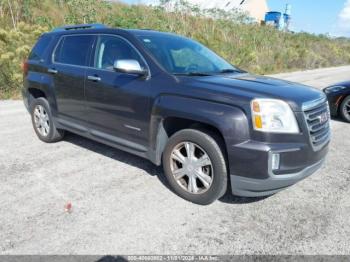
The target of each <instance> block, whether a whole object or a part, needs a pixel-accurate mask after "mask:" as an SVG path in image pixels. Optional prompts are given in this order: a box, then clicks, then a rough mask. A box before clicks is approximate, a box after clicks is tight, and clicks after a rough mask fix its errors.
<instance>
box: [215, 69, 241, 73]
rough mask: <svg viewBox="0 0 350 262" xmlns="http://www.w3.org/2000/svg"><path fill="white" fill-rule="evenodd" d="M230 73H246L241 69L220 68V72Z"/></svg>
mask: <svg viewBox="0 0 350 262" xmlns="http://www.w3.org/2000/svg"><path fill="white" fill-rule="evenodd" d="M228 73H244V71H243V70H239V69H232V68H228V69H223V70H220V72H219V74H228Z"/></svg>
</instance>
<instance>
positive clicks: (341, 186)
mask: <svg viewBox="0 0 350 262" xmlns="http://www.w3.org/2000/svg"><path fill="white" fill-rule="evenodd" d="M349 75H350V67H349V66H348V67H340V68H329V69H321V70H314V71H306V72H296V73H290V74H281V75H278V76H277V77H281V78H284V79H288V80H292V81H296V82H302V83H306V84H309V85H313V86H315V87H318V88H322V87H325V86H327V85H328V84H331V83H335V82H338V81H342V80H346V79H347V78H348V76H349ZM0 120H1V121H0V185H1V186H0V196H1V197H0V214H1V215H0V254H106V253H109V254H134V255H135V254H217V255H220V254H308V255H309V254H350V234H349V233H350V223H349V217H350V158H349V156H350V132H349V129H350V124H346V123H344V122H342V121H340V120H337V119H335V120H332V123H331V125H332V132H333V139H332V143H331V146H330V152H329V155H328V159H327V161H326V164H325V166H324V168H322V170H320V171H319V172H317V173H316V174H314V175H313V176H311V177H309V178H307V179H306V180H303V181H302V182H300V183H298V184H297V185H295V186H293V187H291V188H289V189H287V190H285V191H283V192H281V193H278V194H276V195H274V196H271V197H268V198H255V199H249V198H238V197H233V196H231V195H230V194H227V195H225V197H224V198H223V199H221V200H219V201H216V202H215V203H214V204H212V205H210V206H198V205H195V204H192V203H190V202H186V201H185V200H183V199H181V198H179V197H178V196H176V195H174V194H173V193H172V192H171V191H170V190H169V189H168V187H167V185H166V182H165V181H164V177H163V173H162V169H161V168H159V167H156V166H154V165H153V164H151V163H150V162H147V161H145V160H144V159H141V158H139V157H136V156H133V155H130V154H127V153H124V152H122V151H119V150H116V149H113V148H110V147H108V146H105V145H102V144H99V143H96V142H93V141H89V140H87V139H85V138H81V137H79V136H76V135H72V134H69V135H68V136H67V137H66V139H65V140H64V141H62V142H59V143H55V144H45V143H42V142H40V141H39V140H38V138H37V137H36V135H35V133H34V131H33V129H32V126H31V122H30V116H29V114H28V113H27V112H26V111H25V109H24V106H23V103H22V102H21V101H0ZM69 203H71V205H72V208H71V210H70V211H71V212H65V206H66V205H67V204H69Z"/></svg>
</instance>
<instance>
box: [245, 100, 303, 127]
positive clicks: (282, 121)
mask: <svg viewBox="0 0 350 262" xmlns="http://www.w3.org/2000/svg"><path fill="white" fill-rule="evenodd" d="M251 110H252V119H253V126H254V129H255V130H257V131H261V132H270V133H290V134H291V133H293V134H296V133H299V126H298V123H297V121H296V119H295V115H294V113H293V111H292V109H291V108H290V106H289V105H288V104H287V103H286V102H284V101H282V100H277V99H254V100H252V102H251Z"/></svg>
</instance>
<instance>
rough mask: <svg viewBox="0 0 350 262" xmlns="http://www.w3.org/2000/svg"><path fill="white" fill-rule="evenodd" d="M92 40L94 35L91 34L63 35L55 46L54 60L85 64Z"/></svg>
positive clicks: (70, 63)
mask: <svg viewBox="0 0 350 262" xmlns="http://www.w3.org/2000/svg"><path fill="white" fill-rule="evenodd" d="M93 41H94V36H91V35H79V36H65V37H63V38H62V39H61V41H60V43H59V45H58V46H57V48H56V51H55V54H54V62H56V63H62V64H69V65H77V66H85V65H86V64H87V61H88V58H89V57H88V56H89V51H90V48H91V47H92V44H93Z"/></svg>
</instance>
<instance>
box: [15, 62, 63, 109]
mask: <svg viewBox="0 0 350 262" xmlns="http://www.w3.org/2000/svg"><path fill="white" fill-rule="evenodd" d="M29 66H30V70H29V72H28V76H27V77H25V81H24V88H23V91H22V93H23V98H24V99H26V100H27V101H25V104H26V107H28V108H29V106H30V104H31V102H32V101H31V100H32V99H33V97H32V96H30V95H29V94H28V93H29V89H31V88H32V89H37V90H40V91H41V92H43V93H44V94H45V97H46V99H47V100H48V102H49V105H50V108H51V113H52V115H53V116H56V115H57V104H56V96H55V92H54V90H53V87H54V83H53V78H52V76H51V75H49V74H47V72H45V68H46V67H45V66H43V65H42V64H41V63H40V62H32V64H30V65H29Z"/></svg>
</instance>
